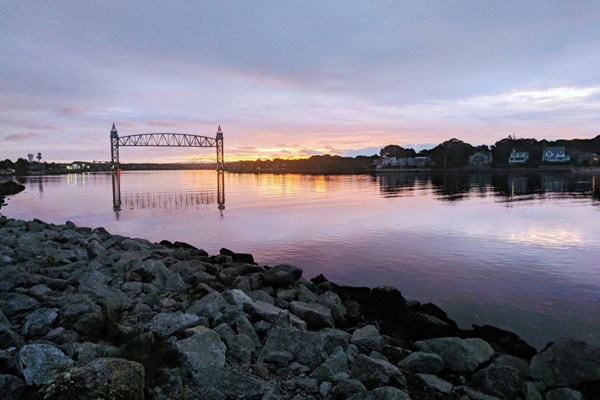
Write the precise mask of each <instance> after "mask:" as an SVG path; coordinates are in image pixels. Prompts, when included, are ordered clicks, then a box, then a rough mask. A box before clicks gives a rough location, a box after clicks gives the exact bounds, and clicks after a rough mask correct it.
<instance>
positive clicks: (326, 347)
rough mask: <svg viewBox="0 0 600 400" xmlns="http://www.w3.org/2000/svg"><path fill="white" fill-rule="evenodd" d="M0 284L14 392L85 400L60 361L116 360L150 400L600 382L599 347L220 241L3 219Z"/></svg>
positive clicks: (87, 372)
mask: <svg viewBox="0 0 600 400" xmlns="http://www.w3.org/2000/svg"><path fill="white" fill-rule="evenodd" d="M0 278H1V279H0V285H1V286H0V312H1V313H0V337H1V339H2V340H0V343H2V349H0V355H1V357H0V366H2V365H4V366H5V368H4V370H3V372H0V378H1V377H5V378H2V379H4V381H2V380H1V379H0V385H3V384H2V382H7V381H11V382H12V383H11V385H10V388H12V389H11V390H13V392H14V396H13V397H12V398H15V399H19V398H33V399H36V398H40V399H41V398H47V399H63V398H64V399H66V398H72V397H73V396H76V395H77V396H79V397H77V398H81V399H84V400H85V399H87V398H88V397H85V393H80V392H77V391H78V390H80V389H81V388H80V387H79V386H77V385H74V384H68V383H66V381H65V375H64V374H65V372H64V370H65V368H67V369H68V370H69V374H70V375H69V376H78V377H80V378H81V379H82V381H81V382H85V384H86V387H91V388H92V390H91V391H90V393H95V392H94V390H95V389H93V388H94V387H95V386H94V385H100V383H102V382H96V381H95V380H98V379H101V378H102V377H103V376H105V375H107V374H108V375H110V373H109V371H110V370H111V369H114V368H117V367H118V368H124V369H125V370H124V371H122V372H123V373H124V374H133V375H135V374H137V375H139V374H140V371H142V374H143V377H145V378H146V380H145V384H144V381H143V379H142V381H141V384H138V387H137V389H136V390H137V391H136V393H135V395H132V396H133V397H131V398H144V397H145V398H146V399H157V400H166V399H168V398H169V397H167V396H166V395H165V393H174V392H175V393H177V394H178V396H179V397H178V398H185V399H189V400H191V399H194V398H215V399H216V398H237V396H240V395H242V396H246V397H245V398H262V399H276V398H281V399H285V398H291V397H290V396H291V395H292V394H293V393H302V395H305V396H308V397H303V398H323V399H325V398H333V399H338V398H340V399H341V398H352V399H377V398H400V399H407V398H410V399H413V400H415V399H433V398H435V399H439V398H448V399H457V400H458V399H464V396H467V398H470V399H473V400H474V399H479V398H484V397H481V396H483V395H484V394H486V395H488V396H494V397H492V398H507V399H513V398H515V397H516V396H517V395H518V396H525V395H527V393H533V392H535V391H537V392H538V394H539V393H546V394H548V393H550V392H552V391H556V390H561V389H558V388H560V387H571V388H573V389H575V390H578V391H581V392H582V393H584V395H585V396H586V397H585V398H586V399H594V398H597V397H593V396H595V394H594V393H597V392H595V391H594V390H595V388H597V386H596V385H597V384H600V348H599V347H595V346H590V345H587V344H584V343H583V342H577V341H575V340H557V343H556V344H554V345H549V346H547V347H546V349H544V350H542V351H541V352H540V353H538V352H537V350H536V349H535V348H534V347H532V346H530V345H528V344H527V343H525V342H524V341H523V340H521V339H520V338H519V337H518V336H517V335H516V334H514V333H511V332H508V331H504V330H501V329H498V328H494V327H491V326H486V325H484V326H474V327H473V329H459V327H458V326H457V325H456V323H455V322H454V321H452V320H451V319H450V318H448V316H447V315H446V313H445V312H444V311H443V310H441V309H440V308H439V307H437V306H436V305H434V304H431V303H426V304H421V303H419V302H417V301H414V300H407V299H405V298H404V297H403V296H402V293H401V292H400V291H398V290H397V289H395V288H392V287H377V288H372V289H371V288H366V287H350V286H342V285H337V284H335V283H333V282H330V281H328V280H327V279H326V278H325V277H324V276H323V275H319V276H317V277H315V278H313V279H311V280H310V281H308V280H305V279H303V278H302V270H301V269H299V268H297V267H293V266H289V265H285V264H281V265H277V266H274V267H272V268H270V267H268V266H261V265H258V264H255V263H254V258H253V256H252V255H251V254H240V253H234V252H232V251H230V250H227V249H221V251H220V254H218V255H213V256H209V255H208V254H207V253H206V252H205V251H203V250H201V249H197V248H195V247H193V246H191V245H189V244H186V243H180V242H175V243H170V242H168V241H162V242H160V243H151V242H149V241H147V240H144V239H135V238H129V237H123V236H119V235H111V234H110V233H108V232H106V231H105V230H104V229H103V228H96V229H91V228H84V227H77V226H75V225H74V224H73V223H70V222H67V223H66V224H65V225H55V224H47V223H45V222H43V221H40V220H33V221H20V220H15V219H8V218H5V217H0ZM557 339H558V338H557ZM140 343H143V344H144V345H143V346H142V345H140ZM136 346H137V347H136ZM148 346H150V347H152V346H159V347H157V348H154V350H153V352H152V353H153V354H162V353H161V351H162V352H164V353H165V359H164V361H162V362H160V363H159V365H156V364H152V363H150V362H149V361H148V360H147V359H145V358H143V357H140V354H137V355H136V354H133V353H136V352H137V353H141V354H143V352H144V349H147V348H148ZM138 347H139V348H138ZM11 348H12V349H13V350H10V349H11ZM132 348H134V349H137V350H136V351H134V352H133V353H132V351H131V349H132ZM30 353H31V354H33V356H31V357H33V358H35V359H39V358H40V357H41V358H42V359H43V360H45V361H47V364H44V365H38V364H35V363H34V362H33V361H32V359H31V357H30ZM48 354H51V355H52V356H51V357H49V358H48V359H45V358H44V357H46V356H47V355H48ZM573 354H575V355H573ZM169 355H170V356H169ZM578 355H580V357H581V359H579V358H578V357H579V356H578ZM106 356H108V358H106ZM150 358H152V357H150ZM56 360H62V361H61V363H59V364H60V365H56ZM124 360H129V361H124ZM557 363H558V367H556V364H557ZM34 364H35V365H34ZM140 366H142V368H141V369H140ZM552 368H559V369H560V376H556V374H554V372H553V370H552ZM594 368H597V369H594ZM98 371H101V372H102V373H101V374H98ZM92 372H93V374H92ZM2 374H4V375H2ZM103 374H104V375H103ZM92 375H93V376H92ZM108 375H107V376H108ZM165 376H166V377H167V378H168V379H166V381H165V379H163V378H165ZM582 376H583V378H582ZM190 377H191V378H190ZM89 379H92V380H93V382H88V380H89ZM94 379H95V380H94ZM107 379H108V378H107ZM109 381H110V379H109ZM223 382H225V383H223ZM105 383H106V382H105ZM2 387H3V388H4V386H2ZM78 388H79V389H78ZM111 390H114V391H116V392H119V393H121V391H123V390H125V388H123V387H119V385H118V384H116V383H114V387H112V389H111ZM525 392H527V393H525ZM40 393H42V394H43V396H42V395H41V394H40ZM61 393H62V394H61ZM65 393H67V394H65ZM211 393H212V395H210V394H211ZM63 394H64V396H67V397H64V396H63V397H61V396H62V395H63ZM381 394H385V396H388V397H380V396H381ZM209 395H210V396H213V397H210V396H209ZM218 395H221V397H218ZM19 396H21V397H19ZM36 396H38V397H36ZM44 396H45V397H44ZM68 396H71V397H68ZM90 396H91V394H90ZM135 396H137V397H135ZM194 396H196V397H194ZM214 396H217V397H214ZM268 396H270V397H268ZM273 396H274V397H273ZM353 396H354V397H353ZM394 396H395V397H394ZM436 396H437V397H436ZM440 396H441V397H440Z"/></svg>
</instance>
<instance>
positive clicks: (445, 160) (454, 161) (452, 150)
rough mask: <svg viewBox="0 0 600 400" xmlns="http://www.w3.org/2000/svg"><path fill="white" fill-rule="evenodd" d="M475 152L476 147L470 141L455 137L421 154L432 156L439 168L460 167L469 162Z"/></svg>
mask: <svg viewBox="0 0 600 400" xmlns="http://www.w3.org/2000/svg"><path fill="white" fill-rule="evenodd" d="M474 152H475V148H474V147H473V146H471V145H470V144H469V143H465V142H463V141H462V140H459V139H456V138H454V139H450V140H447V141H445V142H444V143H441V144H438V145H437V146H435V147H434V148H433V149H430V150H423V151H421V152H420V153H419V154H421V155H423V156H428V157H430V158H431V160H432V161H433V162H434V164H435V166H436V167H438V168H459V167H464V166H466V165H467V164H468V163H469V156H470V155H471V154H473V153H474Z"/></svg>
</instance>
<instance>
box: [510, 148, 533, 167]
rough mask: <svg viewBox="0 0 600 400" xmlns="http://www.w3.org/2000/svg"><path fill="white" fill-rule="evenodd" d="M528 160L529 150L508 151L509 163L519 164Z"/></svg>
mask: <svg viewBox="0 0 600 400" xmlns="http://www.w3.org/2000/svg"><path fill="white" fill-rule="evenodd" d="M527 160H529V152H528V151H513V152H512V153H510V157H509V158H508V163H509V164H519V163H524V162H525V161H527Z"/></svg>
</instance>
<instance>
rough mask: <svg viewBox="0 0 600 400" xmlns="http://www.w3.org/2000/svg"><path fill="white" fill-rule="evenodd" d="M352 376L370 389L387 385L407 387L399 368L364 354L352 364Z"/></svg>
mask: <svg viewBox="0 0 600 400" xmlns="http://www.w3.org/2000/svg"><path fill="white" fill-rule="evenodd" d="M350 376H351V377H352V378H354V379H358V380H359V381H361V382H362V383H363V384H364V385H365V386H366V387H367V388H368V389H373V388H375V387H378V386H385V385H393V386H401V387H405V386H406V379H405V378H404V376H403V375H402V373H401V372H400V370H399V369H398V368H397V367H395V366H394V365H392V364H390V363H389V362H387V361H383V360H374V359H372V358H369V357H367V356H365V355H364V354H360V355H359V356H358V357H357V358H356V360H354V362H353V363H352V368H351V370H350Z"/></svg>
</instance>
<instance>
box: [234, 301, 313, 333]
mask: <svg viewBox="0 0 600 400" xmlns="http://www.w3.org/2000/svg"><path fill="white" fill-rule="evenodd" d="M244 311H245V312H246V313H248V314H249V315H250V316H251V317H252V318H254V319H262V320H264V321H267V322H275V320H276V319H277V316H278V315H279V313H281V312H282V311H283V310H282V309H281V308H279V307H276V306H274V305H271V304H269V303H265V302H262V301H260V300H259V301H255V302H253V303H244ZM290 320H291V323H292V325H293V326H294V327H296V328H299V329H306V322H304V321H303V320H301V319H300V318H298V317H297V316H295V315H290Z"/></svg>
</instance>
